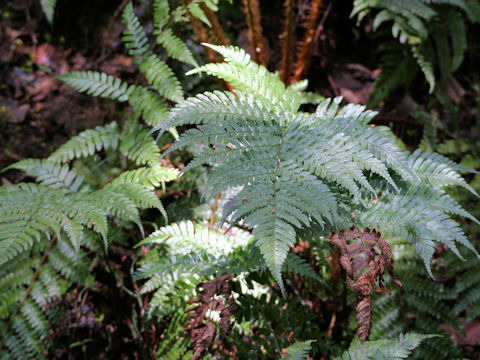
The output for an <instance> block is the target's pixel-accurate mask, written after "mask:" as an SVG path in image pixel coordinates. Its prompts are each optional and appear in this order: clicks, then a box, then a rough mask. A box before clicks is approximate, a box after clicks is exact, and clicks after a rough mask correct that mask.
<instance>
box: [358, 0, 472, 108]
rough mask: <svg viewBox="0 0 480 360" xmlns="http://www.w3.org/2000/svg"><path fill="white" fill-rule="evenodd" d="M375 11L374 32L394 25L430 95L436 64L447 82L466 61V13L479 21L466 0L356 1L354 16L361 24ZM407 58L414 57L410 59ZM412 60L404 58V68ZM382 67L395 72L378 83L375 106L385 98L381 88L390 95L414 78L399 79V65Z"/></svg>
mask: <svg viewBox="0 0 480 360" xmlns="http://www.w3.org/2000/svg"><path fill="white" fill-rule="evenodd" d="M373 10H379V12H378V13H377V14H376V15H375V18H374V22H373V30H374V31H376V30H377V29H378V28H379V27H380V26H381V25H382V24H384V23H387V22H391V23H392V25H391V31H392V35H393V37H395V38H398V40H399V42H400V48H405V47H409V48H410V51H411V54H412V55H413V58H414V59H415V61H416V62H417V65H418V67H419V68H420V69H421V71H422V72H423V74H424V77H425V79H426V80H427V83H428V85H429V92H430V93H433V90H434V89H435V86H436V82H437V80H436V76H435V72H436V71H435V68H436V66H437V64H438V67H439V70H440V71H439V73H440V77H439V78H440V80H441V82H444V81H445V80H446V79H447V78H448V77H449V76H450V75H451V74H452V73H453V72H454V71H455V70H456V69H458V67H459V66H460V64H461V63H462V61H463V54H464V52H465V49H466V30H465V26H464V22H463V19H462V16H463V14H464V13H465V14H467V15H468V16H469V17H470V19H471V21H472V22H476V21H477V20H476V18H475V16H472V13H474V12H475V10H473V9H472V8H471V7H470V5H469V4H468V2H465V1H463V0H442V1H423V0H408V1H402V2H398V1H392V0H381V1H369V0H356V1H354V6H353V10H352V13H351V17H354V16H356V17H357V20H358V22H360V21H362V19H363V18H364V17H365V16H366V15H367V14H369V13H370V12H372V11H373ZM472 10H473V11H472ZM434 49H435V50H434ZM392 55H393V54H392ZM408 57H409V58H411V56H408ZM397 59H398V57H397ZM410 61H411V59H407V58H404V59H403V61H402V65H403V66H402V67H401V68H403V67H405V66H406V64H407V63H409V62H410ZM382 64H383V65H382V68H384V69H388V68H392V69H393V70H392V71H389V73H390V76H388V74H385V75H383V74H382V75H381V76H380V77H379V78H378V79H377V80H376V81H375V85H374V89H373V91H372V98H371V99H369V104H371V105H372V106H374V105H377V104H378V103H379V102H380V101H381V100H382V99H383V98H385V94H382V92H383V91H382V88H383V89H384V88H385V87H387V93H389V92H391V91H392V90H393V89H395V88H396V87H398V86H399V85H401V84H403V83H405V82H408V81H409V78H411V77H412V76H413V75H410V76H409V77H405V78H404V79H402V78H400V77H398V74H399V72H400V70H399V69H400V67H399V68H398V69H397V67H396V66H394V67H391V66H390V65H389V63H388V62H385V61H382ZM378 91H380V93H378ZM376 97H379V98H380V99H377V98H376Z"/></svg>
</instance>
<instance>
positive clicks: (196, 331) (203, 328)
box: [184, 274, 236, 360]
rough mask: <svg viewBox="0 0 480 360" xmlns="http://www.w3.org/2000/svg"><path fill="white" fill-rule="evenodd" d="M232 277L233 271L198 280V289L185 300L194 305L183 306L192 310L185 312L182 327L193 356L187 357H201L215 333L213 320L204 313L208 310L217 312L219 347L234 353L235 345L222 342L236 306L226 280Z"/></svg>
mask: <svg viewBox="0 0 480 360" xmlns="http://www.w3.org/2000/svg"><path fill="white" fill-rule="evenodd" d="M232 277H233V275H231V274H226V275H222V276H221V277H220V278H219V279H215V280H211V281H203V282H201V283H200V284H199V285H198V288H199V289H200V291H199V294H198V297H197V298H196V299H193V300H189V303H190V304H195V306H193V307H191V308H189V309H187V310H186V312H192V314H189V315H188V316H187V318H188V319H189V320H188V321H187V322H186V323H185V328H184V330H185V331H188V332H190V336H191V339H192V345H193V356H192V358H191V360H197V359H202V358H203V354H204V352H205V351H206V350H208V349H209V348H210V347H211V346H212V344H213V342H214V341H215V338H216V337H217V324H216V323H215V322H214V321H212V320H211V319H210V318H208V317H207V316H206V315H207V311H209V310H210V311H216V312H219V313H220V320H219V322H218V340H219V342H220V344H219V347H220V348H221V349H222V351H223V352H225V353H227V354H229V356H232V357H233V358H234V357H235V353H236V347H235V345H233V346H230V345H229V344H227V342H226V337H227V335H228V333H229V332H230V330H231V328H232V323H231V321H230V318H231V316H232V315H233V313H234V312H235V309H236V305H235V301H234V299H233V297H232V292H231V290H230V286H229V284H228V280H230V279H231V278H232Z"/></svg>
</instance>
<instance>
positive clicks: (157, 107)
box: [128, 86, 169, 126]
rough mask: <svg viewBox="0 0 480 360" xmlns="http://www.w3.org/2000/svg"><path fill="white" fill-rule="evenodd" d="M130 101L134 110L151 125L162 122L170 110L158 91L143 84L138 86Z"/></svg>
mask: <svg viewBox="0 0 480 360" xmlns="http://www.w3.org/2000/svg"><path fill="white" fill-rule="evenodd" d="M128 102H129V104H130V105H131V106H132V109H133V112H134V113H136V114H138V116H142V117H143V119H144V120H145V122H146V123H147V124H148V125H150V126H155V125H158V124H159V123H161V122H162V121H163V120H164V119H165V117H166V116H167V114H168V111H169V108H168V106H167V104H165V102H164V101H163V100H162V98H161V97H160V96H159V95H158V94H157V93H155V92H154V91H151V90H148V89H146V88H144V87H141V86H137V88H136V89H135V91H134V92H133V93H132V95H131V96H130V98H129V99H128Z"/></svg>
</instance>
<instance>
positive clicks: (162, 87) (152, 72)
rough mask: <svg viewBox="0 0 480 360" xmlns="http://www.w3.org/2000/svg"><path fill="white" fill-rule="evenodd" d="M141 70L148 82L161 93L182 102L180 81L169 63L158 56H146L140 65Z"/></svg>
mask: <svg viewBox="0 0 480 360" xmlns="http://www.w3.org/2000/svg"><path fill="white" fill-rule="evenodd" d="M140 71H141V72H143V73H144V74H145V77H146V78H147V81H148V83H149V84H150V85H152V86H153V88H154V89H155V90H157V91H158V93H159V94H160V95H163V96H165V97H166V98H167V99H170V100H172V101H175V102H181V101H182V100H183V94H182V88H181V86H180V82H179V81H178V80H177V78H176V77H175V74H174V73H173V71H172V70H171V69H170V68H169V67H168V66H167V64H165V63H164V62H163V61H161V60H160V59H158V58H157V57H156V56H149V57H148V58H146V59H145V61H144V62H143V63H142V65H141V66H140Z"/></svg>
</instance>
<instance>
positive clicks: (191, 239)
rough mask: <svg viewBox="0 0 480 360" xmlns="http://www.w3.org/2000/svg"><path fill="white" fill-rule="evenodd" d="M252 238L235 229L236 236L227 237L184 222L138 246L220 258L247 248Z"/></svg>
mask: <svg viewBox="0 0 480 360" xmlns="http://www.w3.org/2000/svg"><path fill="white" fill-rule="evenodd" d="M250 237H251V236H250V234H249V233H247V232H244V231H241V230H240V229H235V232H234V236H226V235H224V234H222V233H219V232H217V231H213V230H210V229H208V228H207V227H205V226H204V225H200V224H196V225H195V224H193V223H192V222H191V221H184V222H181V223H178V224H171V225H167V226H164V227H162V228H161V229H159V230H157V231H155V232H154V233H152V234H151V235H150V236H148V237H147V238H146V239H145V240H143V241H141V242H140V243H138V244H137V245H136V246H137V247H138V246H141V245H146V244H165V245H167V246H169V247H170V248H171V250H170V251H171V253H172V254H183V255H186V254H189V253H195V252H198V253H200V252H203V251H206V252H207V253H209V254H211V255H213V256H217V257H218V256H221V255H227V254H230V253H231V252H232V251H233V250H234V249H235V248H236V247H238V246H242V245H243V246H245V245H246V244H247V243H248V242H249V241H250Z"/></svg>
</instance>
